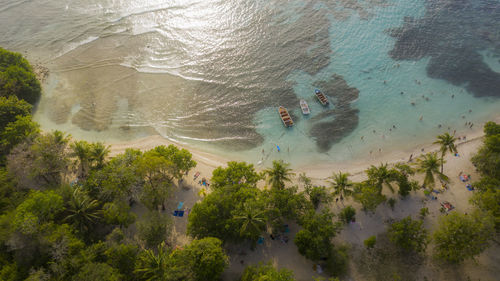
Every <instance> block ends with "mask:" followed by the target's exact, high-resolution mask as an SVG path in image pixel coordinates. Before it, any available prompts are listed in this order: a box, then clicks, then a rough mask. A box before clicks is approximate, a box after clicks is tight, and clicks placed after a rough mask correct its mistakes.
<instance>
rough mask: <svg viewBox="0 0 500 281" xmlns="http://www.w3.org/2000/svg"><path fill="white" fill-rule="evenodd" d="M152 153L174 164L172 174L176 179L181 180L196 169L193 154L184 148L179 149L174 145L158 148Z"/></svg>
mask: <svg viewBox="0 0 500 281" xmlns="http://www.w3.org/2000/svg"><path fill="white" fill-rule="evenodd" d="M150 153H151V154H153V155H155V156H156V155H158V156H161V157H163V158H164V159H165V160H167V161H170V162H171V163H172V164H173V165H172V170H171V171H170V173H171V174H172V176H173V177H174V178H175V179H181V178H182V176H183V175H185V174H187V173H189V171H190V170H191V169H193V168H194V167H196V161H194V160H193V156H192V155H191V153H190V152H189V151H187V150H186V149H184V148H182V149H179V148H178V147H177V146H175V145H173V144H170V145H168V146H164V145H160V146H157V147H155V148H153V149H152V150H151V151H150Z"/></svg>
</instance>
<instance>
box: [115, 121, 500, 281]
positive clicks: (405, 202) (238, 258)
mask: <svg viewBox="0 0 500 281" xmlns="http://www.w3.org/2000/svg"><path fill="white" fill-rule="evenodd" d="M498 119H500V118H497V119H495V120H494V121H496V122H498V121H499V120H498ZM477 127H479V126H477ZM482 136H483V132H482V127H481V128H477V129H476V130H475V131H471V133H469V134H467V138H466V140H463V139H462V140H460V141H458V142H457V149H458V154H459V156H458V157H457V156H454V155H447V156H446V157H445V161H446V163H445V165H444V173H445V174H446V175H448V176H449V177H450V180H451V182H450V188H449V189H448V190H446V191H445V192H443V193H440V194H435V195H436V196H437V198H438V199H437V200H430V199H429V198H428V197H426V196H425V195H424V194H423V192H422V191H418V192H412V193H411V195H410V196H408V197H407V198H405V199H401V198H399V196H398V195H397V194H391V193H387V191H384V192H385V195H386V196H387V197H388V198H391V197H392V198H395V199H396V200H397V203H396V205H395V207H394V209H393V210H391V208H390V207H389V205H388V204H382V205H381V206H379V207H378V208H377V210H376V212H375V213H373V214H371V213H364V212H362V211H361V206H360V204H358V203H356V202H353V201H352V200H351V199H349V200H346V201H345V202H344V204H340V203H337V204H336V203H332V204H331V206H330V208H331V209H332V210H333V211H334V213H338V211H339V210H340V209H341V208H342V207H343V205H352V206H354V207H355V208H356V209H357V215H356V223H353V224H350V225H346V226H345V227H344V229H343V230H342V231H341V233H340V234H339V235H337V237H336V238H335V242H336V244H337V245H347V246H348V248H349V255H350V257H351V263H350V268H349V274H348V276H349V278H350V279H346V280H370V279H367V278H366V272H365V273H363V272H364V271H363V270H360V268H359V267H358V266H357V264H358V261H359V260H360V259H361V260H362V259H363V257H365V256H366V250H365V249H364V247H363V241H364V240H365V239H366V238H368V237H370V236H372V235H376V236H381V237H382V238H381V239H382V240H383V235H384V233H385V232H386V226H387V222H389V221H393V220H397V219H401V218H404V217H406V216H412V217H413V218H417V217H418V212H419V210H420V208H422V207H427V208H429V211H430V214H429V215H428V217H427V218H426V219H425V226H426V227H427V229H428V230H429V232H430V233H432V232H433V230H434V229H435V226H436V224H437V221H438V218H439V217H440V216H443V214H442V213H441V212H440V211H439V209H440V203H441V202H443V201H448V202H450V203H451V204H453V206H454V207H455V210H453V211H454V212H463V213H465V212H468V211H470V210H471V208H472V206H471V205H470V204H469V198H470V196H471V195H472V193H473V191H469V190H467V188H466V187H465V183H463V182H462V181H460V179H459V178H458V175H459V173H460V172H463V173H467V174H470V175H471V178H472V181H474V180H477V179H478V175H477V174H476V172H475V169H474V167H473V166H472V164H471V163H470V158H471V157H472V156H473V155H474V153H475V152H476V151H477V149H478V148H479V147H480V146H481V144H482ZM433 141H434V140H429V142H428V143H423V144H422V145H420V146H418V147H415V148H414V149H413V150H412V151H393V152H390V153H388V154H381V155H380V157H373V158H370V159H367V160H363V161H358V162H353V163H336V164H331V165H318V166H306V167H302V168H300V169H296V170H294V172H295V173H296V175H297V174H299V173H301V172H305V173H306V174H307V175H308V176H310V177H312V178H313V181H314V183H315V184H318V185H326V186H328V182H327V181H326V179H327V178H328V177H329V176H330V175H331V174H332V172H336V171H343V172H349V173H350V174H351V175H352V176H351V177H350V179H351V180H353V181H361V180H364V179H365V178H366V176H365V174H364V173H363V171H364V170H365V169H367V168H368V167H369V166H370V165H372V164H373V165H378V164H380V163H390V164H394V163H397V162H407V161H408V158H409V156H410V155H411V154H413V157H412V158H413V159H416V158H418V156H419V155H421V154H424V153H427V152H432V151H437V150H438V146H437V145H434V144H432V142H433ZM168 144H171V142H170V141H168V140H166V139H164V138H162V137H160V136H152V137H147V138H144V139H139V140H136V141H132V142H123V143H115V144H112V145H111V155H116V154H118V153H121V152H123V151H124V150H125V149H126V148H136V149H141V150H148V149H151V148H153V147H155V146H158V145H168ZM187 149H189V150H190V151H191V153H192V154H193V158H194V159H195V160H196V161H197V163H198V165H197V167H196V168H195V169H193V170H192V171H191V172H190V173H189V175H188V176H187V180H185V181H184V186H183V187H182V188H178V189H177V191H176V192H175V194H174V196H173V198H172V199H171V200H170V202H169V205H170V206H169V207H171V208H175V205H176V204H177V203H178V202H179V201H182V202H184V206H185V208H192V206H193V205H194V204H195V203H196V202H197V201H198V200H201V197H200V196H199V191H200V189H201V188H202V186H201V185H200V184H199V182H198V181H199V179H201V178H203V177H205V178H206V179H210V177H211V174H212V171H213V170H214V169H215V168H216V167H218V166H225V163H226V162H227V161H230V159H225V158H223V157H220V156H216V155H212V154H209V153H205V152H202V151H198V150H196V149H193V148H191V147H188V148H187ZM422 149H423V151H422ZM259 168H260V167H259ZM259 168H257V170H259ZM196 172H199V173H200V177H199V178H198V179H196V180H193V175H194V174H195V173H196ZM415 179H417V180H419V181H420V182H421V181H422V176H421V175H416V176H415ZM260 186H265V183H264V181H261V184H260ZM186 226H187V218H186V217H184V218H175V220H174V243H176V244H185V243H188V242H189V240H190V238H189V237H188V236H187V235H186ZM298 230H299V229H298V227H297V226H296V225H293V224H291V225H290V235H289V236H290V238H291V239H290V241H289V242H288V243H283V242H282V241H277V240H271V239H269V237H265V238H266V239H265V241H264V244H262V245H259V246H258V247H257V249H255V250H254V251H251V250H250V247H249V245H229V246H228V247H227V249H228V254H229V255H230V257H231V259H230V267H229V268H228V269H227V270H226V272H225V274H224V279H225V280H234V279H235V278H238V276H239V274H241V272H242V270H243V269H244V267H245V266H247V265H249V264H256V263H258V262H261V261H264V262H268V261H271V262H272V263H273V264H275V265H276V266H278V267H286V268H289V269H292V270H293V271H294V273H295V277H296V278H297V280H311V276H322V274H319V273H318V272H317V271H314V269H313V267H314V265H313V263H312V262H311V261H308V260H307V259H305V258H304V257H302V256H301V255H300V254H299V253H298V251H297V248H296V246H295V245H294V243H293V242H292V240H293V237H294V235H295V233H296V232H297V231H298ZM431 249H432V247H428V255H427V256H428V258H426V259H425V260H424V261H423V263H422V264H420V265H419V266H417V267H415V272H413V274H414V277H419V278H423V277H424V276H425V277H427V278H430V279H429V280H432V278H433V279H434V280H466V276H470V277H476V278H477V277H480V278H481V280H495V278H496V276H498V274H500V267H499V266H498V265H499V264H500V263H498V257H496V256H495V255H494V253H495V252H497V251H499V250H500V248H499V247H498V245H496V244H495V245H493V246H492V247H491V248H490V249H488V250H487V251H485V252H484V253H483V254H482V255H481V256H479V258H478V259H477V263H468V264H464V265H463V266H462V267H460V268H449V267H446V266H444V267H436V266H435V265H434V264H433V263H431V258H430V256H431V253H432V251H431ZM365 258H366V257H365ZM396 269H397V268H396ZM396 269H395V270H396ZM399 270H401V269H399ZM403 280H404V279H403Z"/></svg>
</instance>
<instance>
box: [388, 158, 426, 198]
mask: <svg viewBox="0 0 500 281" xmlns="http://www.w3.org/2000/svg"><path fill="white" fill-rule="evenodd" d="M392 173H393V175H394V178H395V181H396V182H397V184H398V194H399V195H401V197H403V198H404V197H406V196H408V195H409V194H410V192H411V191H412V190H417V189H418V188H419V184H418V182H417V181H415V180H410V178H409V177H410V176H412V175H414V174H415V170H414V169H412V168H411V167H410V166H409V165H406V164H402V163H398V164H396V165H395V166H394V169H392Z"/></svg>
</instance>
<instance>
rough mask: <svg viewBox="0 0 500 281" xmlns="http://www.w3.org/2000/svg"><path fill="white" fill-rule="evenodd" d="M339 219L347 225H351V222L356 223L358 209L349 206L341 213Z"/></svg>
mask: <svg viewBox="0 0 500 281" xmlns="http://www.w3.org/2000/svg"><path fill="white" fill-rule="evenodd" d="M339 219H340V220H341V221H342V222H343V223H346V224H347V223H350V222H351V221H355V220H356V209H354V208H353V207H352V206H347V207H345V208H343V209H342V210H341V211H340V213H339Z"/></svg>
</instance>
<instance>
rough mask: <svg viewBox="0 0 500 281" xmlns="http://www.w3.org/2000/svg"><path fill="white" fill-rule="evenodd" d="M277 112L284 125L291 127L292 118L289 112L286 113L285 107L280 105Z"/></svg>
mask: <svg viewBox="0 0 500 281" xmlns="http://www.w3.org/2000/svg"><path fill="white" fill-rule="evenodd" d="M278 112H279V114H280V117H281V120H282V121H283V125H285V127H292V126H293V120H292V117H291V116H290V114H288V110H286V108H284V107H283V106H280V107H279V109H278Z"/></svg>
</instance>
